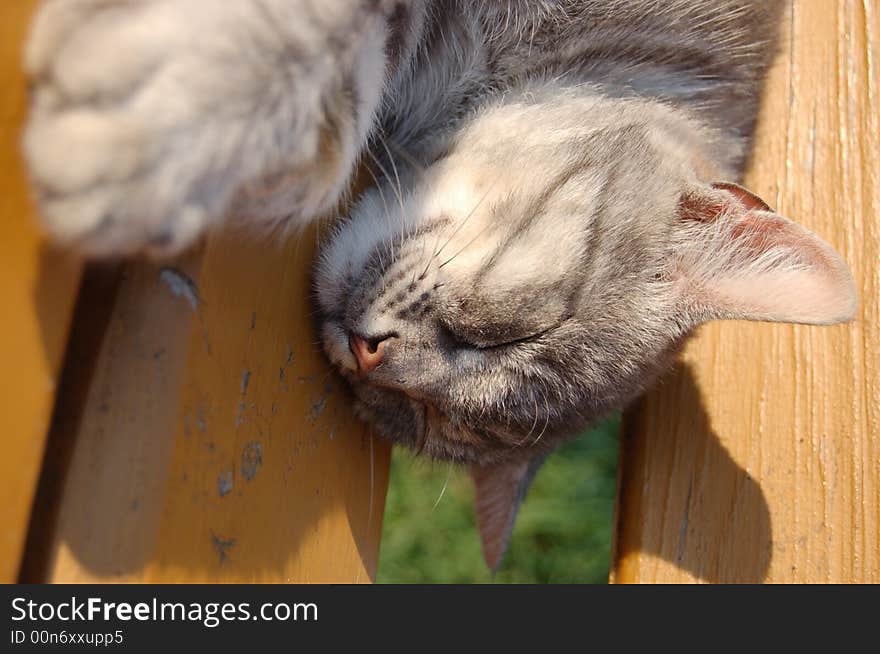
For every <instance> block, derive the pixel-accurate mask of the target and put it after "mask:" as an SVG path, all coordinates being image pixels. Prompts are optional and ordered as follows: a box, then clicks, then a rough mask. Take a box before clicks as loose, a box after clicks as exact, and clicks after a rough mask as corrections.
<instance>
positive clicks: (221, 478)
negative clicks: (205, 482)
mask: <svg viewBox="0 0 880 654" xmlns="http://www.w3.org/2000/svg"><path fill="white" fill-rule="evenodd" d="M234 485H235V471H234V470H232V469H229V470H224V471H223V472H221V473H220V474H219V475H217V494H218V495H220V497H225V496H226V495H229V493H231V492H232V487H233V486H234Z"/></svg>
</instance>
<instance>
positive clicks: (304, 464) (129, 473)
mask: <svg viewBox="0 0 880 654" xmlns="http://www.w3.org/2000/svg"><path fill="white" fill-rule="evenodd" d="M314 242H315V236H314V233H313V232H307V233H306V234H305V235H303V236H302V237H300V238H298V239H295V240H294V241H293V242H291V243H290V244H289V245H288V246H287V247H285V248H282V247H279V246H277V245H274V244H272V243H268V242H260V241H257V240H254V239H249V238H245V237H243V236H242V235H241V234H235V233H231V232H230V233H227V234H225V235H223V234H221V235H217V236H215V237H214V238H212V239H211V240H210V241H209V243H208V245H207V247H206V248H205V251H204V252H196V253H193V254H190V255H188V256H187V257H186V258H184V259H182V260H179V261H176V262H173V263H169V264H165V265H156V264H148V263H131V264H126V265H125V266H124V267H123V269H122V276H121V279H120V280H119V281H118V282H117V284H116V286H115V291H112V290H111V293H110V295H111V297H110V298H108V297H106V292H105V293H103V297H102V290H101V289H107V288H110V289H112V288H113V285H112V284H100V283H95V282H94V279H93V278H92V277H90V281H91V282H92V283H91V285H88V284H87V287H86V289H84V297H83V299H82V301H81V305H83V304H85V306H89V305H91V306H93V307H97V306H98V305H99V304H101V303H107V302H108V300H109V301H111V302H113V307H112V309H111V311H110V315H109V319H108V321H107V322H106V324H105V325H97V326H91V327H89V328H87V329H85V334H84V335H83V336H82V338H80V337H79V334H78V333H77V332H78V330H76V331H75V337H76V338H75V339H74V342H73V343H72V346H71V347H72V353H71V356H70V363H69V366H68V368H67V370H66V371H65V380H64V388H63V393H64V395H63V396H62V397H61V399H60V401H59V408H58V413H57V415H56V418H55V422H54V426H53V433H52V442H53V443H55V442H57V443H58V447H57V450H58V452H59V456H60V457H61V458H62V459H65V458H66V459H67V462H66V463H65V461H64V460H62V462H61V463H60V464H59V465H56V466H55V468H56V469H55V470H54V471H53V472H52V474H51V477H52V479H50V480H48V481H46V482H45V483H44V484H43V487H42V491H43V492H42V493H41V501H40V502H38V504H37V507H36V513H35V516H34V520H35V525H34V528H33V530H32V534H31V543H32V544H33V548H32V549H33V552H31V553H30V555H31V557H32V558H31V560H30V561H29V562H28V563H29V564H28V567H27V574H26V578H27V579H28V580H32V581H38V580H45V581H57V582H61V581H73V582H87V581H88V582H91V581H135V582H159V581H163V582H221V581H222V582H233V581H235V582H238V581H242V582H287V581H295V582H357V581H369V580H370V579H372V578H373V577H374V575H375V569H376V562H377V553H378V542H379V535H380V530H381V521H382V520H381V519H382V512H383V507H384V499H385V490H386V486H387V475H388V454H389V451H388V448H387V447H386V446H385V445H384V444H382V443H380V442H379V441H376V440H374V439H373V438H372V437H371V435H370V434H369V432H368V431H367V430H366V429H365V428H364V427H363V426H362V425H361V424H360V423H359V422H357V421H356V420H355V419H354V418H353V417H352V416H351V414H350V407H349V405H350V397H349V396H348V393H347V391H346V389H345V388H344V387H343V386H342V384H341V383H340V382H339V380H337V378H336V377H335V376H334V375H332V374H331V372H330V370H328V368H327V366H326V364H325V363H324V360H323V358H322V356H321V354H320V351H319V347H318V345H317V343H316V342H315V341H316V336H315V332H314V330H313V327H312V324H311V307H310V303H309V274H308V272H309V268H310V262H311V260H312V257H313V251H314ZM95 274H96V275H99V274H100V273H95ZM89 286H91V287H94V288H93V290H92V291H90V290H89ZM175 291H176V292H175ZM82 313H87V314H89V315H93V314H94V313H95V311H85V312H83V311H80V312H79V313H78V315H80V314H82ZM77 327H79V325H77ZM96 331H97V332H99V335H98V337H97V338H96V337H95V332H96ZM83 389H87V390H85V391H84V390H83ZM64 443H68V444H71V443H72V446H70V445H69V447H70V449H72V451H71V452H69V453H67V454H66V455H65V454H62V452H63V450H64V449H65V446H64ZM50 463H51V462H50Z"/></svg>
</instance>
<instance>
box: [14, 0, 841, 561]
mask: <svg viewBox="0 0 880 654" xmlns="http://www.w3.org/2000/svg"><path fill="white" fill-rule="evenodd" d="M781 11H782V2H780V1H772V2H766V1H764V0H688V1H684V0H670V1H668V2H658V1H656V0H531V1H529V0H508V1H506V2H499V1H490V0H481V1H473V0H472V1H466V0H412V1H385V0H363V1H360V2H354V1H343V0H189V1H187V2H178V1H175V0H143V1H140V2H135V1H127V2H120V1H113V0H48V1H47V2H44V3H43V5H42V7H41V9H40V11H39V13H38V15H37V17H36V20H35V24H34V27H33V31H32V34H31V37H30V41H29V43H28V46H27V51H26V65H27V71H28V73H29V75H30V78H31V80H32V88H33V95H32V97H33V101H32V108H31V113H30V118H29V123H28V126H27V129H26V131H25V136H24V149H25V153H26V157H27V160H28V162H29V165H30V171H31V177H32V180H33V183H34V188H35V191H36V195H37V197H38V199H39V202H40V206H41V209H42V214H43V217H44V224H45V226H46V228H47V231H48V232H49V233H50V234H51V235H52V236H53V237H54V238H55V239H57V240H58V241H60V242H63V243H67V244H70V245H71V246H73V247H77V248H79V249H80V250H81V251H83V252H86V253H89V254H93V255H106V254H113V255H119V254H127V253H142V252H146V253H149V254H153V255H159V256H162V255H167V254H170V253H173V252H177V251H179V250H181V249H183V248H185V247H186V246H188V245H189V244H191V243H192V242H193V241H194V240H196V239H197V238H198V237H199V236H200V235H201V234H202V233H203V232H204V231H205V230H206V229H208V228H209V227H211V226H213V225H217V224H219V223H221V222H223V221H224V220H225V219H226V218H225V217H226V216H229V215H233V214H234V215H237V216H246V219H247V220H248V221H249V223H250V224H251V225H253V226H254V229H274V228H276V227H278V226H290V225H294V226H295V225H301V224H303V223H304V222H306V221H308V220H311V219H313V218H314V217H315V216H317V215H319V214H321V213H325V212H328V211H331V210H332V209H333V208H334V207H335V206H336V205H337V203H338V202H339V200H340V198H341V197H343V196H344V194H345V193H346V189H347V188H348V186H349V182H350V179H351V177H352V174H353V171H354V170H355V168H356V167H358V162H362V167H366V169H367V170H369V171H370V172H371V173H372V174H373V176H374V178H375V184H374V185H373V186H372V187H371V188H370V189H368V190H367V191H366V192H365V193H363V195H362V196H361V197H360V198H359V199H357V202H356V203H355V205H354V206H353V208H352V210H351V211H350V212H349V215H348V216H347V217H346V218H345V219H343V220H342V221H341V222H340V223H339V224H338V225H337V226H336V227H335V228H334V230H333V233H332V234H331V236H330V237H329V238H328V239H327V241H326V244H325V245H324V246H323V248H322V250H321V253H320V256H319V260H318V262H317V263H316V267H315V289H316V301H317V305H318V309H319V315H320V331H321V339H322V341H323V345H324V349H325V351H326V354H327V356H328V358H329V359H330V360H331V362H332V363H333V364H334V365H335V366H336V367H337V368H338V370H339V371H340V372H341V374H342V375H343V376H344V377H345V378H346V379H347V380H348V381H349V383H350V385H351V387H352V389H353V391H354V393H355V395H356V397H357V412H358V414H359V415H360V416H361V417H362V418H363V419H365V420H366V421H368V422H370V423H371V424H373V425H374V427H375V429H376V431H377V432H378V433H379V434H381V435H383V436H385V437H387V438H389V439H391V440H392V441H394V442H396V443H401V444H403V445H406V446H409V447H411V448H413V449H415V450H416V451H417V452H420V453H422V454H424V455H426V456H429V457H433V458H436V459H444V460H451V461H454V462H458V463H461V464H463V465H466V466H469V468H470V470H471V473H472V477H473V479H474V483H475V488H476V500H475V501H476V511H477V518H478V526H479V529H480V535H481V539H482V545H483V552H484V556H485V559H486V562H487V564H488V565H489V566H490V567H491V568H493V569H495V568H496V567H497V566H498V565H499V563H500V561H501V560H502V557H503V554H504V551H505V548H506V545H507V541H508V538H509V535H510V531H511V529H512V526H513V523H514V519H515V517H516V513H517V509H518V507H519V504H520V502H521V501H522V499H523V497H524V495H525V492H526V490H527V488H528V486H529V483H530V481H531V479H532V478H533V477H534V475H535V473H536V471H537V470H538V468H539V466H540V464H541V462H542V461H543V460H544V459H545V458H546V457H547V455H548V454H549V453H551V452H552V451H553V450H554V449H555V448H556V447H557V446H558V445H559V444H560V443H561V442H563V441H564V440H566V439H568V438H571V437H572V436H574V435H576V434H578V433H580V432H581V431H583V429H584V428H585V427H586V426H588V425H590V424H591V423H594V422H595V421H597V420H599V419H601V418H602V417H603V416H605V415H607V414H608V413H609V412H611V411H614V410H617V409H620V408H621V407H624V406H626V405H627V404H629V403H630V402H631V401H632V400H633V399H634V398H637V397H638V396H639V395H640V394H641V393H642V392H644V390H645V389H647V388H648V387H650V386H651V385H652V384H653V383H654V382H655V381H656V380H657V378H658V376H660V375H661V374H662V373H663V372H664V371H665V370H667V369H669V367H670V366H671V364H672V362H673V361H674V359H675V355H676V353H677V352H678V351H679V350H680V348H681V346H682V343H683V342H684V340H685V339H686V338H687V337H688V336H689V334H691V333H692V331H693V330H694V328H695V327H696V326H698V325H700V324H702V323H704V322H706V321H709V320H715V319H728V318H732V319H748V320H771V321H789V322H798V323H810V324H832V323H837V322H841V321H847V320H850V319H851V318H852V317H853V315H854V311H855V305H856V296H855V290H854V285H853V281H852V278H851V276H850V274H849V272H848V270H847V267H846V266H845V264H844V263H843V262H842V261H841V259H840V257H839V256H838V255H837V254H836V253H835V252H834V251H833V249H832V248H831V247H830V246H829V245H828V244H826V243H825V242H824V241H822V240H821V239H820V238H819V237H817V236H815V235H813V234H812V233H810V232H809V231H807V230H806V229H803V228H802V227H799V226H798V225H797V224H795V223H794V222H792V221H790V220H789V219H787V218H785V217H782V216H780V215H778V214H776V213H774V212H773V211H772V210H771V209H770V207H769V206H768V205H767V204H766V203H765V202H764V201H763V200H761V199H760V198H759V197H757V196H756V195H754V194H753V193H751V192H750V191H748V190H747V189H745V188H742V187H741V186H739V185H737V184H736V180H738V179H739V177H740V176H741V174H742V171H743V169H744V166H745V164H746V162H747V159H748V156H749V148H750V140H751V136H752V133H753V129H754V124H755V120H756V113H757V108H758V103H759V100H760V95H761V88H762V83H763V78H764V75H765V73H766V71H767V69H768V67H769V65H770V63H771V61H772V58H773V56H774V54H775V51H776V48H777V41H778V35H777V29H778V24H779V21H780V13H781Z"/></svg>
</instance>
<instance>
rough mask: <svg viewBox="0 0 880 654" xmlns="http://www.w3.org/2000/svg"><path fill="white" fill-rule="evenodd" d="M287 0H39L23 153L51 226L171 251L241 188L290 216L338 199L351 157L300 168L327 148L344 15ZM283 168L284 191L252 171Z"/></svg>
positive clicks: (129, 247)
mask: <svg viewBox="0 0 880 654" xmlns="http://www.w3.org/2000/svg"><path fill="white" fill-rule="evenodd" d="M296 4H297V3H291V2H289V0H287V1H285V2H279V1H275V0H263V1H261V2H254V3H250V2H229V1H228V0H187V1H186V2H180V1H179V0H143V1H140V2H119V1H115V0H48V2H44V4H43V5H42V8H41V9H40V11H39V13H38V15H37V17H36V21H35V23H34V26H33V30H32V33H31V38H30V42H29V43H28V46H27V51H26V66H27V72H28V74H29V75H30V77H31V80H32V87H33V96H32V109H31V114H30V119H29V122H28V125H27V127H26V130H25V134H24V152H25V156H26V159H27V161H28V163H29V166H30V172H31V179H32V182H33V186H34V188H35V192H36V196H37V199H38V202H39V204H40V208H41V213H42V216H43V221H44V225H45V227H46V229H47V231H48V232H49V235H50V236H51V237H52V238H54V239H55V240H57V241H60V242H62V243H67V244H72V245H74V246H75V247H77V248H78V249H79V250H81V251H84V252H85V253H88V254H95V255H104V254H125V253H131V252H138V251H145V250H146V251H148V252H152V253H158V254H170V253H173V252H175V251H178V250H180V249H182V248H184V247H186V246H187V245H189V244H190V243H192V242H193V241H194V240H195V239H196V238H197V237H198V236H199V235H200V234H201V233H202V232H203V231H204V230H205V228H206V227H207V226H209V225H210V224H212V223H216V222H217V221H219V220H220V219H221V218H222V217H223V215H224V214H225V213H226V212H227V210H228V209H229V207H230V206H231V205H232V203H233V200H236V199H237V197H240V196H241V195H242V194H241V193H240V192H241V191H244V192H245V193H244V194H245V195H246V194H247V193H246V192H247V191H252V190H253V189H256V190H257V191H258V193H256V195H258V196H259V202H260V203H261V204H262V206H263V207H269V208H270V209H271V210H272V211H274V212H275V213H282V212H283V211H286V214H287V215H290V214H292V213H295V211H301V212H303V213H305V212H308V211H313V212H314V211H316V210H320V209H321V208H324V207H323V206H322V203H323V205H327V206H330V205H332V203H333V202H334V201H335V197H333V193H334V192H335V191H336V187H340V189H341V186H342V182H344V181H345V179H344V178H345V176H346V174H347V172H345V174H343V173H340V172H339V171H335V170H334V171H332V174H331V175H330V177H331V178H332V179H331V182H332V183H328V182H327V181H323V182H322V180H317V182H318V183H316V181H315V180H311V179H309V178H310V174H309V173H310V168H311V167H312V164H313V162H314V161H315V160H316V159H317V158H318V156H319V154H320V150H321V149H322V148H324V149H326V143H325V142H324V141H326V138H325V135H324V134H321V133H320V129H319V128H320V126H321V124H322V122H323V121H322V112H326V109H325V106H326V104H327V103H326V98H327V94H328V91H327V80H330V79H334V78H335V77H338V75H335V73H336V68H335V67H336V66H338V65H339V63H340V62H339V61H334V60H332V58H329V57H328V56H327V55H326V54H324V53H326V52H327V50H328V49H327V39H326V34H327V29H329V28H328V27H327V26H328V25H331V26H332V25H335V24H336V22H335V21H337V19H338V16H337V15H333V13H332V12H331V11H329V10H325V9H323V7H326V6H328V4H327V3H324V4H322V3H313V7H319V8H320V9H315V10H314V11H313V12H312V13H313V14H314V18H313V19H312V20H305V19H303V17H302V14H299V17H298V18H297V15H298V14H297V13H296V12H294V13H292V14H290V15H281V14H282V13H283V12H285V11H288V12H290V11H291V10H290V9H289V7H291V6H293V7H294V9H297V8H298V9H300V10H302V7H297V6H294V5H296ZM329 4H333V5H334V7H335V6H337V5H336V3H329ZM338 6H340V7H341V6H342V4H341V3H340V4H339V5H338ZM340 11H341V10H340ZM273 12H274V13H273ZM338 13H340V12H337V14H338ZM348 14H351V12H350V11H348ZM306 15H312V14H308V13H307V14H306ZM343 124H344V123H343ZM342 136H343V135H336V134H334V135H333V138H342ZM322 139H323V140H322ZM345 158H350V159H352V160H353V158H354V154H351V155H350V156H349V157H345ZM343 163H344V162H343ZM291 171H293V173H295V174H290V173H291ZM325 172H326V171H325ZM324 177H327V175H326V174H325V175H324ZM277 179H281V180H282V181H283V182H284V184H287V185H288V186H295V187H296V188H293V190H291V188H288V187H284V184H278V185H277V186H278V187H279V188H280V191H282V192H283V193H281V196H282V199H284V201H281V202H278V201H276V202H271V201H269V200H267V198H266V195H267V193H266V192H265V189H266V185H265V184H263V183H262V182H263V180H277ZM290 180H293V181H290ZM340 180H341V181H340ZM281 187H284V188H281ZM271 190H272V191H275V190H277V189H275V187H272V189H271ZM319 192H320V193H319ZM310 193H311V195H310ZM324 196H327V197H324ZM276 199H277V198H276ZM292 204H298V205H301V206H292ZM236 207H238V204H236ZM274 218H277V216H275V217H274Z"/></svg>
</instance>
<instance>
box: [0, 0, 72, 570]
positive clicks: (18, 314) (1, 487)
mask: <svg viewBox="0 0 880 654" xmlns="http://www.w3.org/2000/svg"><path fill="white" fill-rule="evenodd" d="M34 5H35V2H33V1H30V0H27V1H26V0H16V1H15V2H5V3H3V5H2V6H0V88H2V91H0V171H2V175H0V225H2V226H3V236H2V238H0V266H2V270H0V297H2V298H3V306H4V317H3V320H2V321H0V361H2V374H0V438H2V439H3V456H2V457H0V498H2V501H0V524H2V525H3V528H2V530H0V582H2V583H10V582H13V581H15V579H16V578H17V576H18V570H19V564H20V561H21V553H22V548H23V546H24V542H25V534H26V533H27V525H28V516H29V514H30V509H31V502H32V500H33V497H34V492H35V489H36V485H37V479H38V476H39V470H40V464H41V461H42V458H43V447H44V444H45V440H46V432H47V429H48V426H49V418H50V415H51V411H52V401H53V398H54V396H55V388H56V386H57V382H58V372H59V369H60V367H61V360H62V357H63V353H64V345H65V342H66V340H67V331H68V325H69V323H70V317H71V315H72V313H73V304H74V301H75V299H76V290H77V286H78V284H79V271H80V264H79V262H77V261H76V260H75V259H74V258H72V257H70V256H67V255H63V254H61V253H58V252H53V251H52V250H51V249H50V248H48V247H47V246H46V245H45V243H44V241H43V238H42V237H41V235H40V233H39V231H38V229H37V221H36V218H35V213H34V208H33V206H32V204H31V201H30V198H29V197H28V187H27V183H26V179H25V174H24V167H23V165H22V161H21V157H20V155H19V135H20V133H21V126H22V123H23V121H24V114H25V106H26V99H27V98H26V89H25V82H24V79H23V77H22V72H21V70H22V68H21V57H20V52H21V43H22V41H23V38H24V31H25V26H26V24H27V21H28V19H29V17H30V15H31V12H32V11H33V8H34Z"/></svg>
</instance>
